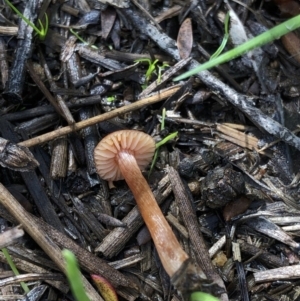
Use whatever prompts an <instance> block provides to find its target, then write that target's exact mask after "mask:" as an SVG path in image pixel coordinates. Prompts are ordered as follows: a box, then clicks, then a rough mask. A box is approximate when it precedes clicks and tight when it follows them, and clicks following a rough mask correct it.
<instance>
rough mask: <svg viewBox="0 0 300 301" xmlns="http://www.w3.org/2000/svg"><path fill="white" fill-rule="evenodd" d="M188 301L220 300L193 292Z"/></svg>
mask: <svg viewBox="0 0 300 301" xmlns="http://www.w3.org/2000/svg"><path fill="white" fill-rule="evenodd" d="M190 301H220V300H219V299H218V298H216V297H214V296H212V295H210V294H207V293H203V292H194V293H192V294H191V297H190Z"/></svg>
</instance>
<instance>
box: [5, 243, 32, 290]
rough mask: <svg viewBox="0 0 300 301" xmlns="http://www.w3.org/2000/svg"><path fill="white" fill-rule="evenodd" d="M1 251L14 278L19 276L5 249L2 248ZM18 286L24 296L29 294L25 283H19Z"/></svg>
mask: <svg viewBox="0 0 300 301" xmlns="http://www.w3.org/2000/svg"><path fill="white" fill-rule="evenodd" d="M1 251H2V253H3V255H4V257H5V259H6V261H7V263H8V265H9V267H10V268H11V270H12V271H13V273H14V274H15V275H16V276H17V275H20V273H19V271H18V269H17V267H16V266H15V264H14V262H13V260H12V259H11V257H10V255H9V253H8V251H7V249H6V248H3V249H1ZM20 285H21V287H22V289H23V291H24V292H25V294H27V293H29V291H30V289H29V288H28V286H27V284H26V283H25V282H23V281H22V282H20Z"/></svg>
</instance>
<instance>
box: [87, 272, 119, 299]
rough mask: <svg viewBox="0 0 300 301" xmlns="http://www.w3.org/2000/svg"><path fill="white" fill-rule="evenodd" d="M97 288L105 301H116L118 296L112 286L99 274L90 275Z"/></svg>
mask: <svg viewBox="0 0 300 301" xmlns="http://www.w3.org/2000/svg"><path fill="white" fill-rule="evenodd" d="M91 277H92V279H93V281H94V283H95V285H96V286H97V289H98V290H99V292H100V294H101V295H102V297H103V299H104V300H105V301H118V296H117V293H116V291H115V289H114V288H113V286H112V285H111V284H110V283H109V282H108V281H107V280H106V279H105V278H103V277H101V276H99V275H91Z"/></svg>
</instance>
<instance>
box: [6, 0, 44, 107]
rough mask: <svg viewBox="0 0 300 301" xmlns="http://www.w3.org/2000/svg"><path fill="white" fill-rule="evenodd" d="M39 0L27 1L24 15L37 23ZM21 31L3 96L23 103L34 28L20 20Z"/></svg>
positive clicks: (14, 101)
mask: <svg viewBox="0 0 300 301" xmlns="http://www.w3.org/2000/svg"><path fill="white" fill-rule="evenodd" d="M38 4H39V1H38V0H32V1H27V2H26V7H25V9H24V12H23V15H24V16H25V17H26V18H27V19H28V20H30V21H31V22H32V23H35V21H36V18H37V7H38ZM19 29H20V32H19V35H18V36H19V37H20V39H19V40H18V45H17V50H16V52H15V56H14V59H13V64H12V66H11V68H10V75H9V80H8V82H7V86H6V89H5V91H4V92H3V93H2V96H3V98H4V99H5V100H6V101H8V102H12V103H16V104H20V103H22V92H23V87H24V84H25V73H26V61H27V59H29V58H30V57H31V54H32V49H33V44H32V39H33V37H32V32H33V29H32V28H31V27H30V26H29V25H27V24H25V22H24V21H23V20H20V28H19Z"/></svg>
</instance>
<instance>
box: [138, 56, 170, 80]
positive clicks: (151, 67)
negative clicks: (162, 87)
mask: <svg viewBox="0 0 300 301" xmlns="http://www.w3.org/2000/svg"><path fill="white" fill-rule="evenodd" d="M135 62H139V63H142V62H146V63H148V69H147V71H146V84H147V83H148V82H149V80H150V79H151V77H152V75H153V74H156V75H157V80H158V82H160V80H161V74H162V71H163V70H164V69H165V68H166V67H169V65H168V64H167V63H162V64H161V65H159V64H158V62H159V60H157V59H156V60H154V61H151V60H150V59H138V60H135ZM156 70H157V71H156Z"/></svg>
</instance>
